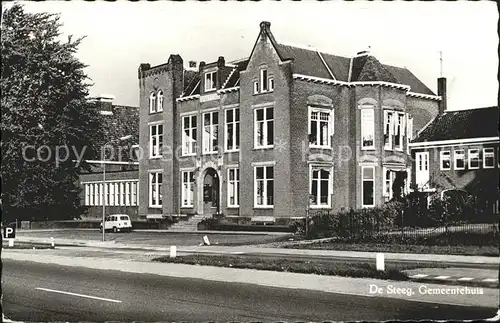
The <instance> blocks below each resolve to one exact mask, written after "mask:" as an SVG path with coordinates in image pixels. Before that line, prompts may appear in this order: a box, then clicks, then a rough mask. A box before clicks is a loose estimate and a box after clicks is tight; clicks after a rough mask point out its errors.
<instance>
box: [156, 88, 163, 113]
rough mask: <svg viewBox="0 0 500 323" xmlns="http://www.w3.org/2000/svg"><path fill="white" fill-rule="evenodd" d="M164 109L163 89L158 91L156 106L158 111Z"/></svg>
mask: <svg viewBox="0 0 500 323" xmlns="http://www.w3.org/2000/svg"><path fill="white" fill-rule="evenodd" d="M161 111H163V91H161V90H160V91H158V104H157V106H156V112H161Z"/></svg>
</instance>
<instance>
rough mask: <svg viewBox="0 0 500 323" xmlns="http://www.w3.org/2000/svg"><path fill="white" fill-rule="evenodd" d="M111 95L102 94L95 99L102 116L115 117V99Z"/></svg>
mask: <svg viewBox="0 0 500 323" xmlns="http://www.w3.org/2000/svg"><path fill="white" fill-rule="evenodd" d="M114 98H115V97H114V96H113V95H109V94H101V95H99V96H98V97H96V98H95V104H96V108H97V110H98V111H99V113H100V114H101V115H113V99H114Z"/></svg>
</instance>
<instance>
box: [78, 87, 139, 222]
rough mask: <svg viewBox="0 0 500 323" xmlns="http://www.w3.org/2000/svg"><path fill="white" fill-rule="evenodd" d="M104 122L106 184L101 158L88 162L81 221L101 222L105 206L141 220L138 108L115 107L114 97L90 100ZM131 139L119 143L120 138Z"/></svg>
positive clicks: (82, 176) (82, 178) (81, 184)
mask: <svg viewBox="0 0 500 323" xmlns="http://www.w3.org/2000/svg"><path fill="white" fill-rule="evenodd" d="M90 100H91V102H93V103H94V104H95V108H96V109H98V111H99V114H100V115H101V118H102V125H103V126H104V127H105V130H106V131H105V137H104V138H102V141H101V143H100V146H101V147H105V149H104V151H103V152H104V154H105V158H104V163H105V164H106V170H105V171H106V174H105V181H103V168H102V159H103V158H102V157H103V156H102V155H101V156H95V160H87V161H86V162H87V163H88V164H89V166H90V169H89V170H87V171H82V172H81V173H80V175H79V178H78V181H79V187H80V189H81V193H80V205H82V206H85V207H86V213H85V214H83V215H82V218H84V219H87V220H96V219H102V209H103V203H104V202H105V203H106V208H105V212H106V214H107V215H109V214H128V215H129V216H130V218H131V219H132V220H133V221H136V220H144V219H145V217H144V218H143V219H141V218H139V216H138V206H137V205H138V201H139V199H138V192H139V169H138V162H137V156H136V155H135V152H136V151H135V150H136V148H135V145H137V143H138V137H139V108H138V107H131V106H123V105H115V104H113V97H112V96H109V95H103V96H99V97H96V98H91V99H90ZM125 136H128V137H130V138H129V139H128V140H127V141H125V142H120V138H121V137H125Z"/></svg>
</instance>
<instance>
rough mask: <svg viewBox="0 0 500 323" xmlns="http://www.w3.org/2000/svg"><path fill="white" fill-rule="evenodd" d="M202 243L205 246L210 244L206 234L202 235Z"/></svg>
mask: <svg viewBox="0 0 500 323" xmlns="http://www.w3.org/2000/svg"><path fill="white" fill-rule="evenodd" d="M203 244H204V245H205V246H209V245H210V241H209V240H208V236H203Z"/></svg>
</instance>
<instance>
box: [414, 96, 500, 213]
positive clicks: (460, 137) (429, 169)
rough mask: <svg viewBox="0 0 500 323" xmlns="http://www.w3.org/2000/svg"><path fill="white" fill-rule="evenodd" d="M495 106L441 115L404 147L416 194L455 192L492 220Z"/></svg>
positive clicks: (494, 204) (495, 165)
mask: <svg viewBox="0 0 500 323" xmlns="http://www.w3.org/2000/svg"><path fill="white" fill-rule="evenodd" d="M498 120H499V109H498V106H495V107H488V108H479V109H471V110H459V111H445V112H444V113H442V114H440V115H439V116H438V117H437V118H435V119H434V120H433V121H432V122H431V123H429V125H427V126H426V127H425V128H424V129H422V131H421V132H420V133H419V135H418V136H417V138H416V139H415V140H414V141H413V142H412V143H410V148H411V154H412V157H413V160H414V166H413V169H414V172H413V174H412V181H413V182H414V183H415V184H416V188H417V189H418V190H420V191H424V192H429V193H437V194H441V195H442V194H445V192H446V191H450V190H451V191H455V190H461V191H464V192H466V193H467V194H470V195H473V196H476V197H478V198H479V199H480V202H481V203H482V206H481V207H482V208H483V209H484V210H485V211H486V213H489V214H491V213H493V214H498V207H499V202H498V200H499V195H500V193H499V190H498V184H499V182H498V181H499V167H500V166H499V164H500V158H499V157H500V152H499V135H498Z"/></svg>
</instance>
